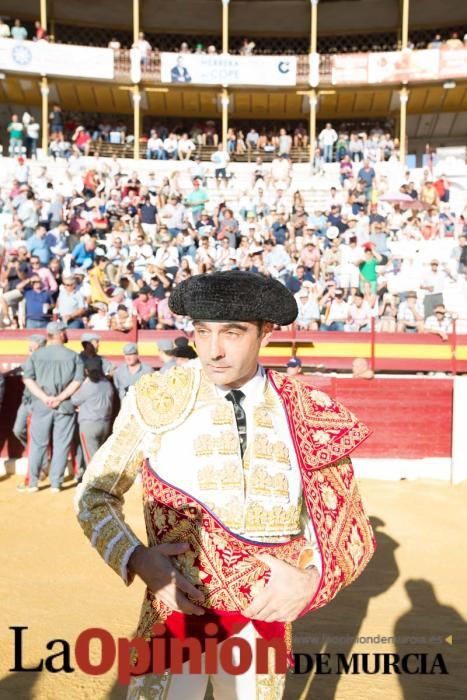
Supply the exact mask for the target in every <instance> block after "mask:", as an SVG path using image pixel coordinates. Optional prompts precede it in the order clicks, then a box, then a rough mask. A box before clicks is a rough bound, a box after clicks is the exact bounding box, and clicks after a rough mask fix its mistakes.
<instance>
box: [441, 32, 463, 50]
mask: <svg viewBox="0 0 467 700" xmlns="http://www.w3.org/2000/svg"><path fill="white" fill-rule="evenodd" d="M445 46H446V48H447V49H463V48H464V44H463V43H462V41H461V40H460V38H459V34H458V33H457V32H452V34H451V36H450V37H449V39H448V40H447V41H446V44H445Z"/></svg>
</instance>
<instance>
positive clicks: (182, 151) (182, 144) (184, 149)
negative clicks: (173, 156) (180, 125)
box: [177, 133, 196, 160]
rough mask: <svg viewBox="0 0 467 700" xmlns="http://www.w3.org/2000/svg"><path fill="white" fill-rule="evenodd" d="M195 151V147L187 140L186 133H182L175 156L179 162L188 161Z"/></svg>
mask: <svg viewBox="0 0 467 700" xmlns="http://www.w3.org/2000/svg"><path fill="white" fill-rule="evenodd" d="M195 150H196V146H195V144H194V143H193V141H192V140H191V139H190V138H188V134H187V133H183V134H182V135H181V136H180V139H179V141H178V150H177V155H178V158H179V160H190V159H191V156H192V155H193V153H194V151H195Z"/></svg>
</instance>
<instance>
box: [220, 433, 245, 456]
mask: <svg viewBox="0 0 467 700" xmlns="http://www.w3.org/2000/svg"><path fill="white" fill-rule="evenodd" d="M217 451H218V452H219V454H221V455H236V454H239V452H240V442H239V439H238V435H237V434H236V433H232V432H230V431H228V430H225V431H224V432H222V433H221V434H220V435H219V437H218V438H217Z"/></svg>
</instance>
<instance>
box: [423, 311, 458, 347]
mask: <svg viewBox="0 0 467 700" xmlns="http://www.w3.org/2000/svg"><path fill="white" fill-rule="evenodd" d="M424 331H425V333H434V334H435V335H439V337H440V338H441V340H443V341H444V342H446V341H447V340H448V333H452V321H451V319H450V318H449V317H448V316H447V314H446V307H445V306H444V304H438V306H435V308H434V312H433V315H432V316H428V318H427V319H426V320H425V326H424Z"/></svg>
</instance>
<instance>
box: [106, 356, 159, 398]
mask: <svg viewBox="0 0 467 700" xmlns="http://www.w3.org/2000/svg"><path fill="white" fill-rule="evenodd" d="M123 356H124V359H125V364H124V365H120V367H118V369H116V370H115V372H114V376H113V380H114V386H115V388H116V390H117V391H118V396H119V398H120V401H121V400H122V399H123V398H124V397H125V394H126V392H127V391H128V388H129V387H130V386H131V385H132V384H136V382H137V381H138V379H139V378H140V377H142V376H143V374H149V373H150V372H152V371H153V369H152V367H150V366H149V365H145V364H144V363H143V362H141V360H140V359H139V357H138V347H137V345H136V343H127V344H126V345H125V346H124V348H123Z"/></svg>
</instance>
